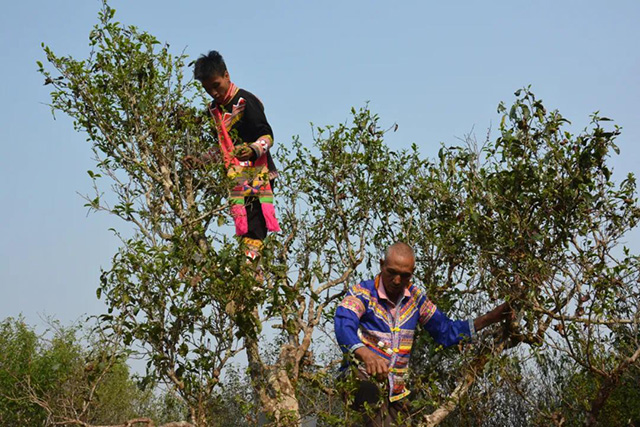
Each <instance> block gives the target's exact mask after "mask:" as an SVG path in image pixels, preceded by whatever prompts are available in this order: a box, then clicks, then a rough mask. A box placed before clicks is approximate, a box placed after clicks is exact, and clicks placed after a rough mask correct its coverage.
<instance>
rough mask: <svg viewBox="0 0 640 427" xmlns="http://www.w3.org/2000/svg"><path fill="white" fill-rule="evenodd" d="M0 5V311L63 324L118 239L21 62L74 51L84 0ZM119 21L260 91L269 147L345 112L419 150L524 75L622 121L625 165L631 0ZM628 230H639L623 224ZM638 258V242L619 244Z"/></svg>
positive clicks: (81, 48) (637, 74) (473, 119)
mask: <svg viewBox="0 0 640 427" xmlns="http://www.w3.org/2000/svg"><path fill="white" fill-rule="evenodd" d="M4 3H5V4H3V12H2V14H1V15H0V33H1V43H2V44H1V48H0V55H1V58H2V67H0V77H1V79H0V81H1V84H0V94H1V99H2V103H0V120H1V122H0V123H1V124H2V126H0V141H1V143H2V153H1V154H0V206H1V209H0V227H1V234H0V236H1V237H0V289H1V293H0V319H2V318H4V317H7V316H17V315H19V314H20V313H22V314H23V315H24V316H25V317H26V320H27V321H28V322H29V323H31V324H35V325H42V321H41V320H40V317H41V316H42V315H52V316H54V317H56V318H58V319H60V320H61V321H63V323H69V322H71V321H75V320H79V319H82V318H83V315H84V314H98V313H100V312H102V310H103V305H102V302H100V301H98V300H97V299H96V296H95V289H96V288H97V285H98V279H99V272H100V267H101V266H102V267H105V268H106V267H108V266H109V264H110V260H111V256H112V255H113V254H114V253H115V251H116V249H117V246H118V241H117V239H115V238H114V237H113V235H112V233H111V232H109V231H108V228H109V227H119V226H122V223H121V222H119V221H118V220H117V219H116V218H115V217H109V216H108V215H106V214H104V213H98V214H91V215H89V216H87V210H86V208H84V207H83V204H84V201H83V200H82V199H81V197H80V196H79V195H78V193H86V192H89V191H90V180H89V177H88V176H87V173H86V171H87V170H88V169H91V168H92V167H93V163H92V161H91V151H90V149H89V144H88V143H87V142H86V141H85V137H84V136H83V135H81V134H78V133H76V132H74V131H73V127H72V123H71V121H70V120H69V119H68V118H67V117H64V116H57V118H56V120H54V119H53V117H52V116H51V112H50V109H49V108H48V107H47V106H46V103H47V102H48V100H49V92H48V89H49V87H48V86H43V85H42V83H43V80H42V78H41V76H40V75H38V73H37V72H36V68H37V67H36V60H41V61H43V62H44V61H45V58H44V54H43V53H42V49H41V47H40V43H41V42H45V43H46V44H48V45H50V46H51V47H52V48H53V49H54V51H55V52H56V53H58V54H69V55H72V56H76V57H84V56H86V55H87V53H88V34H89V31H90V30H91V27H92V26H93V25H94V24H95V23H96V22H97V13H98V10H99V9H100V2H99V1H97V0H75V1H72V0H62V1H55V2H54V1H44V0H31V1H23V2H4ZM111 5H112V7H114V8H115V9H116V10H117V13H116V18H117V20H119V21H121V22H123V23H126V24H132V25H136V26H138V27H139V28H141V29H144V30H147V31H149V32H150V33H152V34H154V35H155V36H156V37H158V38H159V39H160V40H162V41H167V42H169V43H170V44H171V47H172V48H173V49H174V52H179V51H182V50H184V51H185V52H186V53H187V54H188V55H190V56H193V57H194V58H195V57H197V56H198V55H199V54H201V53H205V52H206V51H208V50H211V49H216V50H219V51H220V52H221V53H222V54H223V55H224V56H225V59H226V61H227V65H228V67H229V70H230V73H231V77H232V80H234V81H235V83H236V84H238V85H239V86H240V87H243V88H246V89H248V90H250V91H252V92H253V93H255V94H256V95H258V96H259V97H260V98H261V99H262V100H263V102H264V104H265V106H266V113H267V117H268V118H269V121H270V122H271V125H272V127H273V129H274V132H275V137H276V144H288V143H289V142H290V141H291V139H292V136H293V135H300V136H301V138H302V140H303V141H309V140H310V135H311V132H310V126H309V123H310V122H313V123H314V124H316V125H326V124H337V123H339V122H343V121H345V120H347V119H348V117H349V110H350V108H351V107H352V106H354V107H360V106H363V105H364V104H365V103H366V102H367V101H369V103H370V104H369V105H370V107H371V109H372V110H373V111H374V112H376V113H378V114H379V115H380V116H381V122H382V124H383V125H387V126H390V125H391V124H392V123H394V122H397V123H398V124H399V130H398V132H396V133H395V134H391V135H390V137H389V138H388V140H387V141H388V143H389V144H391V145H392V146H393V147H394V148H403V147H409V145H410V144H411V143H414V142H415V143H416V144H418V145H419V146H420V147H421V150H422V151H423V153H424V154H426V155H429V156H433V155H435V153H436V152H437V149H438V148H439V146H440V143H445V144H457V143H458V142H459V141H458V140H457V138H458V137H462V136H463V135H464V134H466V133H468V132H470V131H471V130H472V129H475V132H476V133H477V134H478V137H479V138H480V139H482V138H483V137H484V135H485V134H486V130H487V128H488V127H489V126H490V125H491V124H494V126H495V125H496V124H497V123H499V116H498V115H497V113H496V106H497V104H498V102H500V101H505V102H507V103H510V102H511V101H512V99H513V92H514V91H515V90H516V89H518V88H520V87H522V86H526V85H529V84H531V85H532V87H533V90H534V92H535V93H536V95H537V96H538V98H542V99H543V101H544V102H545V105H546V106H547V108H549V109H556V108H557V109H559V110H560V112H561V113H562V114H563V115H564V116H565V117H567V118H568V119H570V120H571V121H572V122H573V127H572V129H573V130H574V131H578V130H580V129H581V128H583V127H585V126H586V125H587V124H588V122H589V114H591V113H592V112H594V111H596V110H599V111H600V112H601V114H602V115H605V116H608V117H611V118H613V119H615V120H616V123H617V124H619V125H620V126H622V127H623V134H622V137H621V138H620V139H619V141H618V142H619V146H620V148H621V150H622V155H621V156H619V157H616V158H614V159H613V160H612V164H613V166H614V171H615V176H616V177H618V178H620V177H622V176H623V175H624V174H626V173H628V172H634V173H636V174H638V173H640V165H639V163H640V148H638V144H637V143H638V141H639V140H640V120H639V119H640V116H639V113H640V111H639V105H638V104H639V101H640V49H639V47H638V45H639V43H640V2H639V1H637V0H628V1H615V0H614V1H610V2H602V1H591V0H589V1H586V0H581V1H577V0H576V1H536V2H532V1H529V2H521V1H513V0H509V1H502V0H501V1H489V2H479V1H456V2H435V1H424V0H422V1H398V2H389V1H386V2H381V1H373V0H369V1H365V0H351V1H334V0H324V1H315V2H312V1H297V2H295V1H266V0H262V1H254V0H251V1H250V0H245V1H227V2H215V1H208V2H197V1H182V2H175V1H172V2H168V1H164V0H156V1H150V0H136V1H124V0H113V1H112V2H111ZM634 235H635V236H636V237H640V234H639V233H634ZM630 246H631V247H632V248H633V249H634V251H635V252H636V253H640V242H637V241H630Z"/></svg>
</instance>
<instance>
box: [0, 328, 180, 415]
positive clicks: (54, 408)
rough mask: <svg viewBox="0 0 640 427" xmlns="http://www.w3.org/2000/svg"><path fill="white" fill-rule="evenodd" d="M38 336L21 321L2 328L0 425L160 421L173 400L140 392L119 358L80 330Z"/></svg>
mask: <svg viewBox="0 0 640 427" xmlns="http://www.w3.org/2000/svg"><path fill="white" fill-rule="evenodd" d="M51 324H52V330H50V331H48V333H46V334H45V335H42V336H39V335H37V334H36V333H35V331H34V330H33V329H32V328H30V327H29V326H28V325H26V324H25V323H24V321H23V320H22V319H12V318H7V319H4V320H3V321H2V323H1V324H0V331H1V332H2V334H1V336H0V390H2V392H1V393H0V421H1V423H2V425H3V426H8V427H9V426H25V425H51V423H53V422H56V420H60V419H63V420H64V419H65V417H67V419H75V418H76V417H77V418H79V419H80V420H81V421H83V422H86V423H89V424H112V423H120V422H125V421H127V420H129V419H133V418H136V417H140V416H150V417H153V418H154V419H156V420H158V421H159V422H163V421H170V420H171V419H168V417H174V416H176V415H177V414H176V413H175V412H174V413H164V406H165V403H164V402H163V400H165V401H167V402H168V401H169V400H171V397H170V396H169V395H166V394H165V395H164V397H163V396H162V395H160V396H156V394H154V392H152V391H151V390H147V391H143V390H141V389H140V388H139V386H138V385H137V384H136V382H135V381H134V380H133V378H132V377H131V375H130V373H129V368H128V366H127V364H126V363H125V362H124V361H123V360H121V359H117V358H116V359H113V358H111V357H110V356H107V354H109V353H110V352H106V350H107V349H106V348H104V347H103V345H102V344H101V342H96V341H89V344H90V345H89V346H88V348H87V344H88V343H87V340H88V339H90V337H89V336H83V337H81V338H79V337H78V333H79V332H81V330H80V328H78V327H69V328H65V327H61V326H60V325H59V324H58V323H57V322H52V323H51Z"/></svg>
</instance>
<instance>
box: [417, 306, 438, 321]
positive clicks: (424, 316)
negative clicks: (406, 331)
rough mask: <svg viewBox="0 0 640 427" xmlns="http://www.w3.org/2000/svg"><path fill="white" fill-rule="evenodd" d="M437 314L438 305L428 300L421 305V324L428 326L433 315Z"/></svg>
mask: <svg viewBox="0 0 640 427" xmlns="http://www.w3.org/2000/svg"><path fill="white" fill-rule="evenodd" d="M435 312H436V305H435V304H434V303H432V302H431V301H429V300H426V301H424V302H423V303H422V305H420V323H421V324H423V325H424V324H426V323H427V322H428V321H429V319H431V316H433V313H435Z"/></svg>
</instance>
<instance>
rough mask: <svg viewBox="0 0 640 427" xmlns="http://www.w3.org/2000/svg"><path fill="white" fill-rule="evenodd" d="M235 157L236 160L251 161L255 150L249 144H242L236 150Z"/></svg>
mask: <svg viewBox="0 0 640 427" xmlns="http://www.w3.org/2000/svg"><path fill="white" fill-rule="evenodd" d="M234 156H235V157H236V159H238V160H241V161H245V160H251V157H253V150H252V149H251V147H249V146H248V145H247V144H242V145H239V146H238V147H237V148H236V149H235V150H234Z"/></svg>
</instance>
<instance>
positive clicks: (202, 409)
mask: <svg viewBox="0 0 640 427" xmlns="http://www.w3.org/2000/svg"><path fill="white" fill-rule="evenodd" d="M90 46H91V48H92V51H91V53H90V55H89V57H88V58H87V59H84V60H76V59H73V58H70V57H63V56H58V55H56V54H54V53H53V51H52V50H51V49H50V48H49V47H45V52H46V54H47V59H48V61H49V63H50V64H51V66H52V68H53V70H54V71H49V70H47V69H45V68H44V66H43V65H42V64H39V67H40V72H41V73H42V74H43V75H44V76H45V82H46V83H48V84H51V85H52V102H51V106H52V109H53V110H54V111H61V112H63V113H65V114H68V115H69V116H71V117H72V118H73V119H74V120H75V125H76V128H77V130H79V131H81V132H85V133H86V135H87V136H88V140H89V142H90V143H91V145H92V148H93V150H94V153H95V156H96V171H89V176H90V177H91V179H92V180H93V182H94V187H95V195H92V196H91V197H89V196H88V197H87V201H88V203H87V206H88V207H89V208H90V209H92V210H103V211H107V212H109V213H112V214H114V215H116V216H118V217H119V218H121V219H122V220H124V221H125V222H127V223H129V224H130V225H131V226H132V227H133V233H132V236H127V237H122V241H123V245H122V247H121V248H120V250H119V251H118V253H117V254H116V255H115V256H114V258H113V262H112V266H111V267H110V268H109V269H108V270H105V271H103V272H102V275H101V286H100V288H99V289H98V297H101V298H104V300H105V302H106V304H107V306H108V312H107V313H105V314H104V315H102V316H101V321H102V322H103V325H106V328H105V330H104V332H105V334H107V336H113V337H116V336H118V337H119V336H122V337H123V340H124V343H125V344H126V345H127V346H133V345H134V344H136V345H138V346H139V347H140V348H141V350H140V351H141V353H142V357H144V358H145V359H146V360H147V361H148V372H147V376H146V381H148V382H150V383H152V384H153V383H155V382H156V381H159V382H161V383H163V384H166V385H168V386H169V387H170V388H171V390H174V391H175V392H176V393H177V395H178V396H179V397H180V399H181V401H183V402H184V404H185V405H186V406H187V407H188V408H189V417H190V421H191V423H193V424H194V425H198V426H205V425H215V423H216V422H218V421H220V420H216V419H215V417H214V415H213V414H215V413H218V414H219V413H221V412H222V413H224V412H225V411H228V410H229V408H234V409H233V411H234V412H230V414H233V413H235V414H236V415H237V414H238V412H240V413H241V414H242V415H241V416H242V417H244V419H245V420H246V421H247V422H250V420H249V418H251V417H253V416H254V415H257V412H258V410H257V409H256V408H252V407H250V405H247V406H246V407H245V406H242V405H240V409H239V410H238V409H237V408H238V402H240V401H242V400H243V399H244V400H245V401H246V400H249V399H248V395H247V394H245V390H242V391H241V392H239V393H238V394H237V396H239V399H226V398H224V397H223V396H225V394H224V388H221V384H220V378H221V375H222V372H223V370H224V368H225V366H226V365H227V363H228V362H229V361H230V360H232V358H233V357H234V356H236V355H238V354H239V353H240V352H243V351H244V352H246V355H247V359H248V375H249V383H250V384H251V396H252V398H253V400H254V401H255V402H257V403H258V408H259V410H260V411H262V412H265V413H266V414H267V415H268V416H269V417H270V418H271V420H272V421H273V422H274V423H275V424H278V425H298V424H299V423H300V420H301V417H302V416H303V415H305V414H306V412H307V411H311V412H315V413H316V414H318V415H319V416H321V417H323V418H324V419H325V420H326V422H327V423H334V424H335V423H339V422H340V421H339V420H338V418H339V417H341V416H342V415H340V414H343V413H344V411H345V410H346V409H345V408H343V407H336V405H335V404H334V402H335V401H336V400H337V396H336V394H335V391H332V384H333V375H334V374H335V372H336V369H337V364H338V363H339V361H338V360H335V359H334V360H326V359H323V358H322V357H320V355H319V354H316V353H322V352H324V351H325V350H326V345H324V346H323V345H317V344H316V345H313V343H314V341H317V340H318V337H319V336H321V334H322V333H326V334H327V335H328V336H331V318H332V316H331V314H332V312H333V310H334V309H335V306H336V304H337V303H338V302H339V301H340V299H341V298H342V296H343V295H344V293H345V291H346V289H347V288H348V286H350V285H351V284H353V283H355V282H356V281H357V280H359V279H361V278H363V277H368V276H370V275H372V274H373V273H375V272H376V264H377V262H378V257H377V255H378V252H377V250H378V249H379V248H384V247H385V246H386V245H387V244H388V243H391V242H393V241H395V240H398V239H402V240H405V241H407V242H409V243H411V244H412V245H413V246H414V248H415V249H416V251H417V255H418V263H417V265H418V269H417V271H416V278H417V279H418V280H419V281H420V282H422V283H425V284H426V287H427V290H428V292H429V295H430V297H431V298H432V299H433V300H434V301H435V302H436V303H437V304H438V305H439V306H440V307H441V308H443V309H445V310H446V311H449V312H450V313H452V314H453V315H456V316H459V317H474V316H476V315H478V314H481V313H482V312H484V311H486V310H487V308H488V306H490V305H493V304H495V303H496V301H502V300H506V301H508V302H509V303H510V304H511V306H512V308H513V309H514V311H515V312H516V313H517V314H518V318H517V319H516V320H515V321H514V322H511V323H509V324H505V325H501V326H499V327H495V328H492V329H490V330H489V331H486V332H485V333H484V334H483V335H484V336H483V337H482V338H481V340H480V343H479V345H476V346H470V347H464V348H461V349H459V351H457V352H456V351H455V350H453V351H451V350H449V351H446V352H443V351H441V350H442V349H440V348H438V347H437V346H435V345H433V343H431V342H430V339H429V338H428V337H425V336H419V339H418V341H417V343H416V346H415V351H414V353H415V354H414V362H415V363H414V371H413V374H412V376H411V378H410V382H411V383H412V384H413V386H414V390H415V392H414V398H413V402H412V406H413V408H414V412H415V413H414V419H415V420H416V421H415V423H416V424H420V423H422V424H424V425H435V424H437V423H440V422H442V421H443V420H444V419H445V418H446V417H447V416H450V415H451V416H452V417H454V418H452V419H455V417H458V418H457V419H458V420H464V419H465V417H468V416H469V413H466V412H464V411H457V412H456V411H455V409H456V407H457V406H458V405H462V406H464V407H471V408H473V409H472V410H471V412H472V413H473V414H474V417H476V418H475V419H477V420H481V419H486V420H491V419H492V418H490V417H488V416H487V417H485V418H482V417H480V416H479V415H478V414H485V415H486V414H487V413H488V412H489V411H490V410H491V408H492V402H503V403H504V404H509V405H511V404H513V405H515V406H514V407H518V408H525V407H526V408H529V410H530V412H529V414H530V415H529V416H530V419H532V420H533V419H546V420H552V421H553V420H556V419H558V417H562V413H560V414H557V413H556V409H557V405H558V404H559V403H558V402H564V403H566V404H570V402H569V400H570V399H572V398H571V395H570V394H568V393H567V394H565V395H558V394H554V393H553V392H551V391H549V390H545V389H544V387H543V385H542V384H541V385H540V386H539V387H540V388H537V389H535V390H536V391H537V392H538V393H539V394H540V395H541V396H553V399H550V400H549V401H548V402H546V403H545V404H544V405H538V404H537V403H536V402H530V401H529V400H527V399H526V398H524V397H522V396H525V393H519V394H518V391H520V392H521V391H522V390H520V389H519V387H522V385H523V381H524V380H523V378H524V377H525V375H528V373H529V372H530V371H528V370H527V368H528V367H529V364H531V365H532V366H537V367H539V369H543V367H544V363H543V361H545V360H556V359H550V358H549V354H550V352H556V353H557V354H558V355H560V356H557V357H560V359H558V360H563V361H564V360H569V361H571V363H573V364H574V365H576V366H580V369H581V370H582V372H583V373H584V374H585V375H587V376H588V380H585V381H584V382H583V383H581V384H584V387H583V388H580V389H578V391H577V394H576V398H577V396H579V397H580V398H581V399H582V400H583V401H584V400H586V401H587V402H586V404H584V405H582V406H581V409H582V410H583V415H584V419H585V420H586V422H589V423H595V422H596V420H597V419H598V417H600V416H601V413H602V411H603V408H605V403H606V402H607V400H608V399H609V398H610V396H615V390H616V389H617V388H618V387H619V386H620V385H621V384H622V385H624V384H625V383H624V381H625V378H626V377H625V375H626V373H627V372H629V369H635V367H636V366H637V364H638V357H640V345H638V341H637V338H638V336H639V334H638V324H639V322H640V319H639V318H638V310H637V308H638V306H639V303H640V295H639V292H638V286H637V283H638V280H639V278H640V275H639V269H638V267H639V263H638V257H637V256H634V255H632V254H630V252H629V251H628V250H627V249H626V248H624V247H622V248H621V239H622V238H623V237H624V235H625V233H626V232H628V231H629V230H631V229H633V228H634V227H635V226H636V225H637V222H638V219H639V218H640V209H639V208H638V206H637V199H636V184H635V178H634V177H633V176H631V175H630V176H628V177H627V178H626V179H625V180H624V181H623V182H622V183H620V184H619V185H618V184H616V183H615V182H614V181H613V180H612V178H611V171H610V169H609V166H608V165H607V161H608V159H609V156H610V155H611V152H617V147H616V145H615V139H616V138H617V136H618V135H619V133H620V130H619V129H618V128H617V127H615V126H613V129H609V128H608V126H609V124H608V123H607V122H608V121H609V119H607V118H604V117H599V116H598V115H594V116H593V120H592V123H591V125H590V127H588V128H587V129H585V130H584V131H583V132H581V133H580V134H578V135H573V134H571V133H569V132H568V131H566V126H567V125H568V121H567V120H566V119H565V118H564V117H562V116H561V115H560V114H559V113H558V112H556V111H551V112H549V111H547V110H546V109H545V107H544V106H543V104H542V102H541V101H540V100H538V99H536V98H535V96H534V95H533V93H532V92H531V91H530V90H529V89H528V88H527V89H524V90H521V91H518V92H516V99H515V102H514V104H513V106H512V107H511V108H507V107H505V106H504V105H502V104H501V105H500V106H499V109H498V111H499V113H500V114H502V115H503V120H502V122H501V125H500V132H499V136H498V138H497V139H496V140H495V141H491V140H489V139H487V141H486V143H485V144H484V145H483V146H482V147H478V146H477V144H476V143H475V141H474V140H473V139H469V141H468V144H467V146H465V147H442V149H441V150H440V152H439V156H438V159H436V160H434V161H431V160H428V159H425V158H423V157H422V156H421V155H420V152H419V150H418V147H417V146H415V145H414V146H412V147H411V148H410V149H409V150H401V151H394V150H391V149H390V148H389V147H388V146H387V145H386V144H385V143H384V136H385V133H386V131H383V130H382V129H381V128H380V125H379V118H378V117H377V116H376V115H375V114H373V113H371V112H370V111H369V110H368V109H367V108H363V109H360V110H355V109H354V110H353V111H352V116H353V117H352V121H351V122H350V123H344V124H339V125H337V126H327V127H324V128H316V129H314V137H313V141H310V142H303V141H301V140H300V139H299V138H296V139H294V141H293V142H292V143H291V144H288V145H285V144H281V143H278V146H279V150H278V155H277V160H278V163H279V165H280V171H281V172H280V177H279V179H278V193H277V202H276V203H277V206H278V212H279V216H280V219H281V226H282V230H283V231H282V233H281V234H279V235H272V236H270V237H269V238H268V239H267V240H266V241H265V248H264V251H263V254H262V261H261V267H260V268H261V270H260V271H261V273H260V274H256V268H257V266H256V265H252V264H249V263H247V262H246V259H245V257H244V256H243V253H242V247H241V246H240V244H239V243H238V242H236V241H235V240H233V239H230V238H227V237H225V236H226V234H228V233H227V231H228V230H229V228H228V227H227V225H228V224H229V223H230V218H229V215H228V209H227V208H228V200H227V194H228V190H229V188H230V182H229V180H228V179H227V178H226V176H225V171H224V170H223V168H222V165H220V164H216V163H209V164H206V165H205V166H204V167H199V168H193V167H187V165H185V163H184V162H183V160H184V158H185V157H186V156H194V155H195V156H198V155H200V154H202V153H205V152H207V151H208V150H209V149H211V148H213V147H214V146H215V144H217V140H216V138H215V136H213V132H212V123H211V119H210V118H208V116H207V115H206V111H205V108H203V107H204V105H203V99H202V98H201V92H199V91H198V90H197V89H198V88H197V87H196V85H195V84H194V83H193V82H192V81H189V80H188V79H185V77H184V72H185V62H186V57H185V56H184V55H177V56H174V55H172V54H171V53H170V50H169V46H168V45H161V44H160V43H159V42H158V41H157V40H156V39H155V38H154V37H153V36H151V35H149V34H148V33H145V32H141V31H139V30H138V29H137V28H135V27H131V26H129V27H126V26H124V25H122V24H120V23H118V22H115V21H114V10H113V9H112V8H110V7H109V6H108V5H107V4H106V3H104V7H103V10H102V12H101V14H100V22H99V24H98V25H96V27H95V28H94V30H93V31H92V32H91V34H90ZM106 181H109V183H110V184H111V190H110V191H109V192H108V193H107V194H105V193H102V190H101V189H102V188H104V185H105V184H106ZM263 325H269V326H270V327H272V328H275V329H277V330H279V331H280V336H279V339H278V340H276V341H275V343H274V348H273V351H269V352H267V353H268V356H269V357H265V351H264V350H265V348H267V343H266V342H268V341H269V335H268V334H263V332H265V330H266V329H265V330H263ZM556 353H554V354H556ZM545 363H546V362H545ZM563 363H564V362H563ZM565 366H566V365H565ZM534 372H535V371H534ZM576 374H577V373H576ZM519 377H520V379H518V378H519ZM500 378H513V381H511V382H510V383H509V389H508V390H507V389H506V388H504V387H502V386H501V387H500V388H498V387H497V386H496V384H498V382H499V379H500ZM565 378H566V377H565ZM576 378H577V377H576ZM232 384H233V381H232ZM591 386H593V389H589V387H591ZM501 390H504V391H501ZM227 391H228V389H227ZM509 391H512V392H515V393H516V394H518V396H521V397H522V398H521V399H519V398H517V397H514V398H512V397H511V396H508V393H509ZM529 391H530V392H532V393H533V389H532V390H529ZM320 393H322V394H320ZM496 393H498V394H499V395H500V396H501V399H492V400H491V401H490V402H486V404H484V403H482V402H481V401H480V399H481V396H494V395H495V394H496ZM545 393H546V394H545ZM322 395H324V398H323V397H321V396H322ZM222 402H224V403H222ZM474 402H475V403H474ZM478 402H480V403H478ZM221 403H222V405H223V408H224V409H223V410H222V411H221V408H220V405H221ZM564 403H563V404H564ZM466 404H469V406H467V405H466ZM554 405H555V406H554ZM474 411H475V412H474ZM347 412H348V411H347ZM540 417H541V418H540ZM493 419H496V418H493ZM506 419H510V418H504V419H503V420H506ZM220 422H222V421H220ZM452 422H453V421H452ZM483 422H484V421H483ZM486 422H490V421H486ZM558 422H560V421H558Z"/></svg>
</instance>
